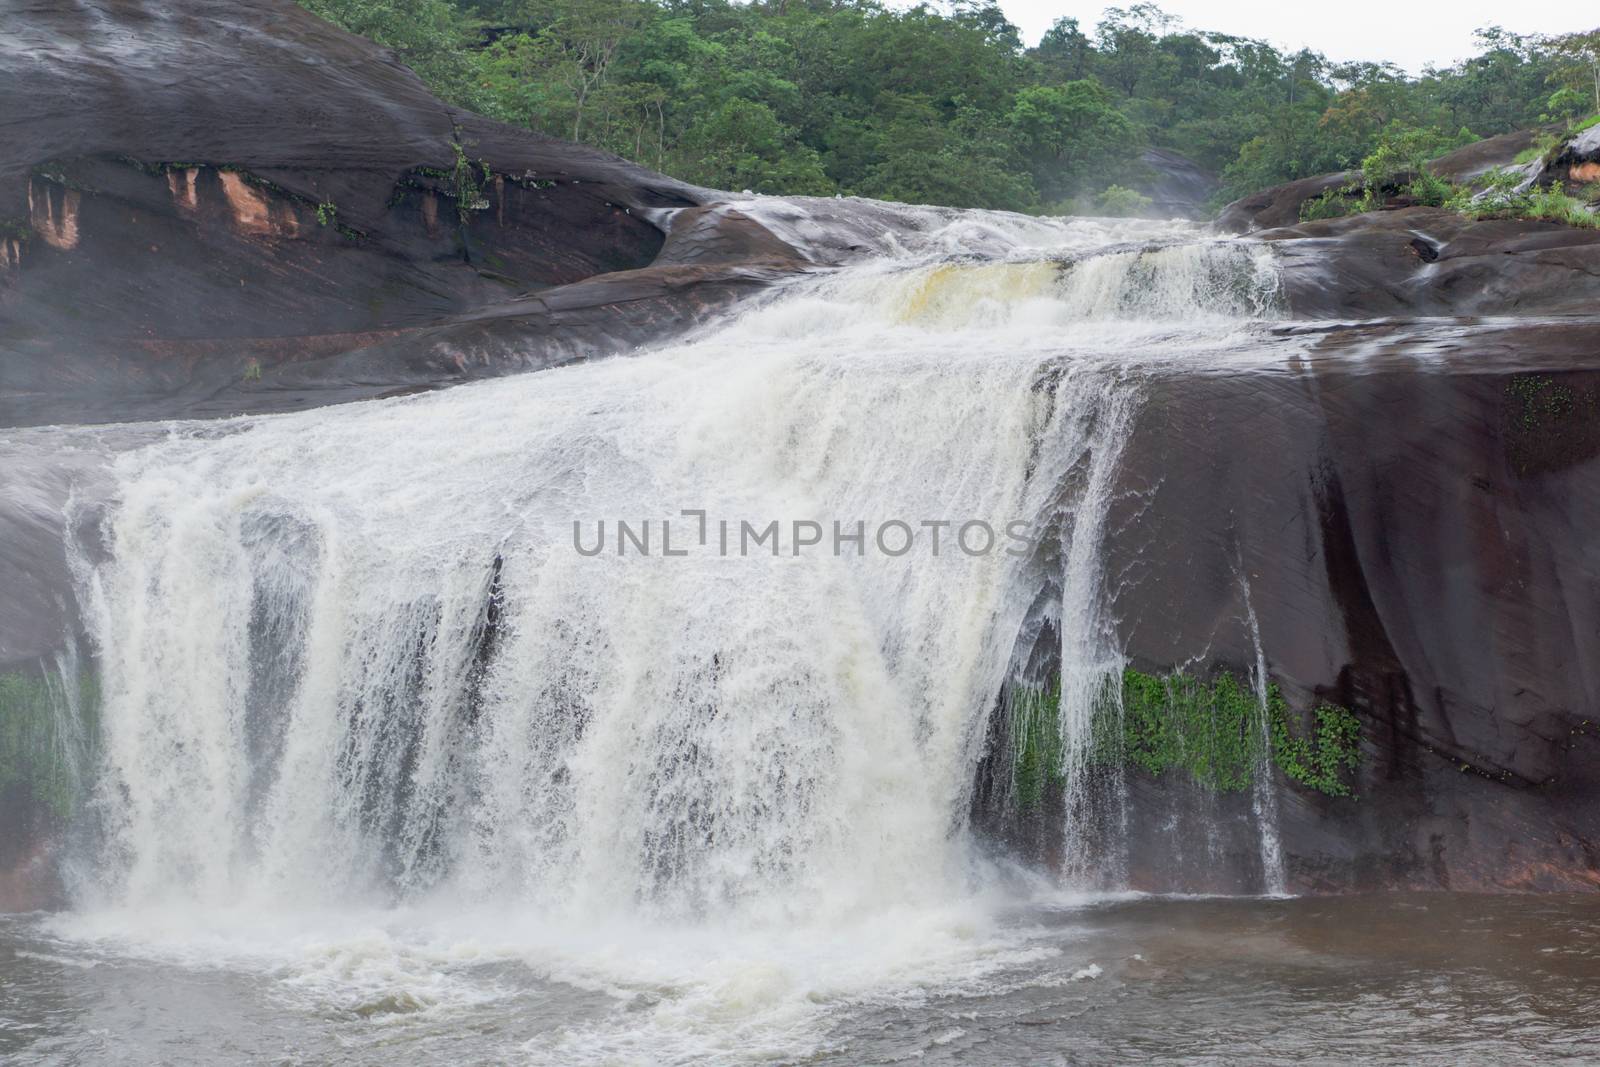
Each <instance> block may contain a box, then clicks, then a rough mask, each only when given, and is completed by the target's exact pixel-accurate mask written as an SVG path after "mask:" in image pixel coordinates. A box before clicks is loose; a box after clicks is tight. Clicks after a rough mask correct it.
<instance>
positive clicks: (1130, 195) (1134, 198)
mask: <svg viewBox="0 0 1600 1067" xmlns="http://www.w3.org/2000/svg"><path fill="white" fill-rule="evenodd" d="M1094 202H1095V206H1096V207H1097V208H1098V209H1099V210H1100V213H1101V214H1103V215H1108V216H1112V217H1118V218H1129V217H1133V216H1137V215H1143V214H1144V213H1145V212H1147V211H1149V210H1150V205H1151V204H1152V203H1153V202H1154V201H1152V200H1151V199H1150V198H1149V197H1148V196H1145V195H1144V194H1143V193H1141V192H1139V191H1138V190H1136V189H1125V188H1123V187H1122V186H1120V185H1108V186H1106V188H1105V191H1104V192H1102V193H1101V194H1100V195H1099V196H1097V197H1095V198H1094Z"/></svg>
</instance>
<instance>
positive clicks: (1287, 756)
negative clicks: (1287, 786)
mask: <svg viewBox="0 0 1600 1067" xmlns="http://www.w3.org/2000/svg"><path fill="white" fill-rule="evenodd" d="M1267 710H1268V716H1267V721H1268V722H1269V723H1270V725H1271V731H1272V762H1273V763H1274V764H1276V765H1277V767H1278V769H1279V770H1280V771H1282V772H1283V773H1284V774H1285V775H1286V776H1287V777H1289V778H1291V779H1293V780H1294V781H1296V782H1299V783H1300V784H1301V785H1303V786H1305V787H1307V788H1308V789H1314V790H1316V791H1317V792H1319V793H1326V794H1327V795H1328V796H1331V797H1347V796H1349V795H1350V787H1349V786H1348V785H1347V784H1345V780H1344V772H1345V771H1347V770H1348V771H1354V770H1355V769H1356V767H1357V766H1358V765H1359V764H1360V761H1361V721H1360V720H1359V719H1357V718H1356V717H1355V715H1354V714H1352V713H1351V712H1350V711H1349V710H1347V709H1345V708H1341V707H1339V706H1337V705H1334V704H1323V705H1320V706H1319V707H1317V708H1316V709H1315V710H1313V711H1312V713H1311V717H1312V724H1313V725H1312V732H1311V736H1310V737H1300V736H1297V735H1296V734H1295V733H1294V731H1293V730H1292V729H1291V728H1290V726H1289V715H1288V709H1287V707H1286V706H1285V705H1284V704H1283V700H1282V698H1281V697H1280V696H1278V694H1277V691H1276V689H1274V690H1273V691H1272V693H1271V694H1270V695H1269V696H1268V707H1267Z"/></svg>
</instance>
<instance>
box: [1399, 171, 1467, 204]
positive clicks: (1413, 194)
mask: <svg viewBox="0 0 1600 1067" xmlns="http://www.w3.org/2000/svg"><path fill="white" fill-rule="evenodd" d="M1405 191H1406V196H1407V197H1409V198H1410V199H1411V200H1412V201H1414V202H1415V203H1418V204H1425V205H1426V206H1428V207H1444V206H1445V205H1446V204H1448V203H1449V202H1450V201H1451V199H1452V198H1453V197H1454V196H1455V195H1456V187H1455V186H1454V185H1451V184H1450V183H1449V182H1447V181H1445V180H1444V179H1443V178H1440V177H1438V176H1437V175H1435V174H1432V173H1430V172H1429V171H1427V170H1422V171H1419V172H1418V173H1417V176H1416V177H1415V178H1413V179H1412V180H1411V184H1410V185H1408V186H1406V190H1405Z"/></svg>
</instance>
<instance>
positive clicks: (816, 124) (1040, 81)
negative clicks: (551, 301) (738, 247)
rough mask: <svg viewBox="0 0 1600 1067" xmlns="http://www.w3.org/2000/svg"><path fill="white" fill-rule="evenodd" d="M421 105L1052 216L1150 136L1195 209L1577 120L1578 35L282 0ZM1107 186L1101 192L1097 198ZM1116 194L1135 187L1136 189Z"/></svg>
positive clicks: (1586, 43)
mask: <svg viewBox="0 0 1600 1067" xmlns="http://www.w3.org/2000/svg"><path fill="white" fill-rule="evenodd" d="M301 2H302V3H303V4H304V6H306V7H308V8H310V9H311V10H312V11H315V12H317V13H318V14H320V15H322V16H323V17H325V18H328V19H330V20H331V21H333V22H336V23H338V24H340V25H342V26H344V27H345V28H346V29H349V30H351V31H353V32H355V33H360V34H363V35H365V36H367V37H370V38H372V39H373V40H375V41H377V42H379V43H381V44H383V45H386V46H387V47H389V48H392V49H394V50H395V51H396V52H397V53H398V54H399V55H400V56H401V58H402V59H403V60H404V61H405V62H406V63H408V64H409V65H410V66H411V67H412V68H413V69H414V70H416V71H417V73H418V74H419V75H421V76H422V77H423V78H424V79H425V80H426V81H427V82H428V83H429V85H430V86H431V87H432V88H433V89H434V91H435V92H437V93H438V94H439V95H440V96H442V97H443V98H445V99H446V100H449V101H450V102H452V103H455V104H458V105H460V106H463V107H466V108H469V109H471V110H474V111H477V112H479V113H481V114H484V115H487V116H489V117H491V118H495V119H499V120H501V121H504V122H509V123H513V124H516V125H521V126H526V127H528V128H530V129H533V130H537V131H540V132H542V133H546V134H549V135H552V136H559V137H564V138H568V139H570V140H574V141H581V142H584V143H587V144H592V145H597V146H599V147H602V148H606V149H609V150H610V151H612V152H615V153H617V154H619V155H622V156H625V157H627V158H629V159H632V160H635V161H637V162H639V163H643V164H645V165H647V166H650V167H653V168H656V169H658V170H661V171H664V172H666V173H668V174H671V175H673V176H675V177H678V178H681V179H683V180H686V181H690V182H695V183H698V184H702V185H707V186H712V187H716V188H724V189H735V190H742V189H749V190H752V191H754V192H763V193H789V194H820V195H832V194H834V193H842V194H846V195H852V194H853V195H861V196H871V197H879V198H884V199H891V200H903V201H909V202H920V203H939V204H948V205H952V206H957V207H989V208H1006V209H1012V210H1018V211H1060V210H1071V209H1072V208H1073V207H1074V206H1075V205H1081V204H1083V203H1085V202H1086V201H1093V202H1097V203H1099V204H1101V205H1106V204H1114V203H1116V202H1119V198H1120V197H1125V196H1127V195H1128V191H1127V190H1126V189H1125V188H1123V187H1124V186H1129V185H1137V183H1138V182H1139V181H1140V179H1141V177H1142V176H1143V173H1142V165H1141V163H1140V156H1141V155H1142V153H1143V152H1144V151H1145V150H1146V149H1148V148H1152V147H1158V148H1165V149H1169V150H1171V151H1175V152H1177V153H1180V154H1182V155H1184V156H1187V157H1188V158H1190V159H1192V160H1194V161H1195V162H1196V163H1198V164H1200V165H1201V166H1202V167H1205V168H1207V169H1210V170H1212V171H1214V172H1216V173H1218V174H1219V175H1220V176H1221V179H1222V187H1221V190H1220V192H1219V194H1218V196H1219V199H1220V200H1228V199H1232V198H1234V197H1237V196H1242V195H1244V194H1246V193H1248V192H1252V191H1254V190H1256V189H1260V188H1264V187H1266V186H1270V185H1274V184H1277V183H1280V182H1284V181H1289V180H1292V179H1295V178H1300V177H1305V176H1308V175H1312V174H1321V173H1326V172H1330V171H1338V170H1344V169H1348V168H1352V167H1357V166H1360V164H1361V162H1362V161H1363V160H1364V159H1366V158H1367V157H1368V156H1370V155H1371V154H1372V153H1373V152H1374V151H1376V150H1378V149H1380V148H1382V147H1384V146H1385V145H1404V146H1405V150H1406V151H1407V152H1409V153H1412V154H1416V153H1419V152H1420V153H1429V152H1442V151H1445V150H1447V149H1449V148H1451V147H1454V146H1456V145H1459V144H1462V143H1465V142H1468V141H1471V140H1474V139H1477V138H1481V137H1488V136H1492V135H1494V134H1498V133H1505V132H1508V131H1511V130H1515V129H1521V128H1525V127H1528V126H1532V125H1536V124H1539V123H1547V122H1556V121H1571V120H1574V119H1576V118H1580V117H1582V116H1584V115H1588V114H1592V113H1597V112H1600V30H1595V31H1590V32H1587V33H1573V34H1568V35H1564V36H1559V37H1525V36H1518V35H1516V34H1512V33H1508V32H1506V31H1504V30H1501V29H1498V28H1490V29H1485V30H1482V31H1480V32H1479V35H1478V48H1479V50H1478V53H1477V54H1476V55H1474V56H1472V57H1471V58H1470V59H1467V60H1464V61H1462V62H1460V63H1457V64H1456V65H1454V66H1451V67H1447V68H1442V69H1431V68H1430V69H1428V70H1426V71H1424V72H1423V74H1422V75H1421V76H1419V77H1411V76H1408V75H1407V74H1406V73H1405V72H1403V71H1401V70H1399V69H1398V68H1396V67H1395V66H1393V65H1392V64H1385V63H1334V62H1331V61H1330V60H1328V59H1327V58H1326V57H1325V56H1322V55H1320V54H1318V53H1316V52H1313V51H1309V50H1302V51H1299V52H1284V51H1281V50H1279V49H1277V48H1275V47H1273V46H1272V45H1271V44H1269V43H1267V42H1265V41H1260V40H1255V39H1251V38H1246V37H1238V36H1231V35H1228V34H1222V33H1213V32H1209V31H1205V30H1198V29H1191V28H1188V27H1186V26H1184V25H1183V24H1182V23H1180V22H1179V20H1177V19H1176V18H1174V17H1172V16H1170V15H1168V14H1167V13H1165V12H1163V11H1162V10H1161V9H1160V8H1159V7H1157V6H1155V5H1154V4H1148V3H1142V4H1135V5H1133V6H1131V7H1127V8H1109V9H1108V10H1107V11H1106V13H1105V16H1104V18H1103V19H1102V20H1101V22H1100V23H1099V25H1098V26H1097V27H1095V28H1094V30H1093V32H1092V34H1091V33H1089V32H1086V31H1085V29H1084V28H1083V27H1082V26H1080V24H1079V23H1078V21H1077V20H1075V19H1070V18H1064V19H1060V20H1058V21H1057V22H1056V23H1055V24H1054V25H1053V26H1052V27H1051V28H1050V30H1049V31H1048V32H1047V33H1045V35H1044V36H1043V38H1042V39H1041V40H1040V41H1039V43H1038V44H1037V45H1036V46H1034V47H1031V48H1030V47H1025V46H1024V45H1023V43H1022V41H1021V38H1020V35H1019V33H1018V30H1017V28H1016V27H1015V26H1014V25H1012V24H1011V23H1010V22H1009V21H1008V20H1007V19H1006V17H1005V15H1004V14H1003V13H1002V12H1001V10H1000V8H999V7H998V6H996V5H995V4H993V3H986V2H982V0H954V2H953V3H948V4H944V5H941V6H938V7H934V6H929V5H925V4H924V5H918V6H915V7H909V8H905V7H891V6H888V5H886V4H882V3H879V2H876V0H761V2H755V3H735V2H730V0H301ZM1108 187H1109V188H1108ZM1135 199H1137V198H1135Z"/></svg>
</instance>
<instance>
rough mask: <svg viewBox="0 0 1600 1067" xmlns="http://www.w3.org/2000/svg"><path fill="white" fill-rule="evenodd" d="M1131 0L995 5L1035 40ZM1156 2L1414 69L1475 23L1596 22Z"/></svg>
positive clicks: (1593, 5) (1527, 29) (1592, 10)
mask: <svg viewBox="0 0 1600 1067" xmlns="http://www.w3.org/2000/svg"><path fill="white" fill-rule="evenodd" d="M1134 2H1136V0H1121V2H1117V3H1104V2H1101V0H1000V6H1001V8H1003V9H1004V10H1005V13H1006V15H1007V16H1008V17H1010V19H1011V21H1012V22H1015V23H1016V24H1017V25H1018V26H1020V27H1022V35H1023V39H1024V40H1026V41H1027V42H1028V43H1029V44H1032V43H1034V42H1035V41H1037V40H1038V39H1039V35H1040V34H1042V33H1043V32H1044V31H1045V30H1046V29H1047V28H1048V27H1049V26H1050V24H1051V23H1052V22H1054V21H1055V20H1056V19H1058V18H1062V17H1067V16H1070V17H1073V18H1076V19H1077V20H1078V22H1079V24H1080V25H1082V26H1083V28H1084V32H1086V33H1090V34H1091V35H1092V34H1093V27H1094V25H1095V23H1096V22H1098V21H1099V19H1100V13H1101V12H1102V11H1104V10H1105V9H1106V8H1107V7H1130V6H1132V4H1133V3H1134ZM1159 6H1160V7H1161V8H1162V10H1164V11H1166V12H1167V13H1168V14H1171V15H1176V16H1178V17H1179V18H1180V19H1182V20H1183V24H1184V25H1185V26H1187V27H1188V28H1190V29H1196V30H1218V31H1220V32H1222V33H1231V34H1235V35H1238V36H1240V37H1260V38H1264V39H1265V40H1267V41H1270V42H1271V43H1272V44H1274V45H1277V46H1278V47H1280V48H1284V49H1287V50H1289V51H1297V50H1299V49H1300V48H1301V47H1302V46H1305V47H1309V48H1312V49H1314V50H1316V51H1318V52H1322V53H1323V54H1325V55H1326V56H1327V57H1328V58H1329V59H1333V60H1336V61H1342V60H1350V59H1372V60H1380V61H1381V60H1388V61H1389V62H1392V63H1397V64H1399V65H1400V66H1401V67H1404V68H1405V69H1406V70H1408V71H1410V72H1411V73H1413V74H1417V73H1420V72H1421V70H1422V67H1423V65H1424V64H1425V63H1435V64H1437V65H1439V66H1448V65H1449V64H1451V63H1453V62H1455V61H1456V60H1458V59H1465V58H1466V57H1467V56H1470V55H1472V54H1473V51H1474V49H1473V47H1472V43H1473V42H1472V31H1473V30H1476V29H1477V28H1478V27H1480V26H1493V25H1500V26H1504V27H1505V28H1506V29H1508V30H1511V31H1513V32H1515V33H1567V32H1570V31H1572V30H1580V29H1583V30H1586V29H1593V28H1594V27H1596V26H1600V3H1597V2H1595V0H1524V2H1522V3H1508V2H1506V0H1332V2H1331V3H1330V2H1328V0H1313V2H1305V0H1301V2H1298V3H1297V2H1294V0H1159Z"/></svg>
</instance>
